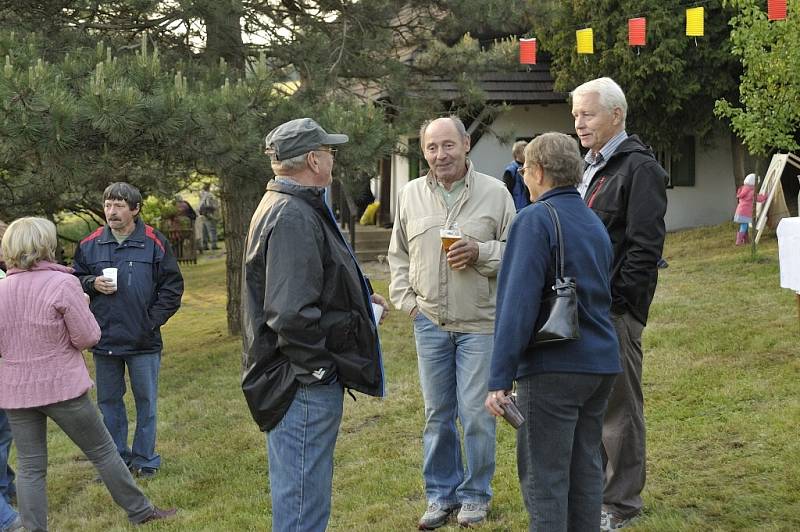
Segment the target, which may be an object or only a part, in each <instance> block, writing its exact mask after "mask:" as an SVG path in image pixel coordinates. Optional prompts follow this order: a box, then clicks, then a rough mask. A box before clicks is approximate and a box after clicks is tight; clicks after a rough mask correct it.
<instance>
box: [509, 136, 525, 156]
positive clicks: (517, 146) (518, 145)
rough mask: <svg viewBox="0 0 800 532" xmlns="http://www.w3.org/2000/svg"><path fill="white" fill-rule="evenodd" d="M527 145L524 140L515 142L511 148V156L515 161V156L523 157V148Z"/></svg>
mask: <svg viewBox="0 0 800 532" xmlns="http://www.w3.org/2000/svg"><path fill="white" fill-rule="evenodd" d="M527 145H528V142H527V141H525V140H518V141H517V142H515V143H514V145H513V146H512V147H511V156H512V157H514V158H515V159H516V158H517V156H522V157H525V146H527Z"/></svg>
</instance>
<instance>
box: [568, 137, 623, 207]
mask: <svg viewBox="0 0 800 532" xmlns="http://www.w3.org/2000/svg"><path fill="white" fill-rule="evenodd" d="M627 138H628V134H627V133H626V132H625V130H624V129H623V130H622V131H620V132H619V133H617V134H616V135H614V136H613V137H611V139H610V140H609V141H608V142H606V143H605V145H604V146H603V147H602V148H600V151H599V152H597V153H594V152H592V150H589V151H588V152H586V156H585V157H584V158H583V160H584V161H586V168H584V170H583V181H581V184H580V185H578V192H580V193H581V197H583V198H585V197H586V191H587V190H588V189H589V183H591V182H592V178H594V176H595V174H597V172H599V171H600V170H602V169H603V167H604V166H605V165H606V163H607V162H608V158H609V157H611V155H613V153H614V152H615V151H617V148H619V145H620V144H622V143H623V142H624V141H625V139H627Z"/></svg>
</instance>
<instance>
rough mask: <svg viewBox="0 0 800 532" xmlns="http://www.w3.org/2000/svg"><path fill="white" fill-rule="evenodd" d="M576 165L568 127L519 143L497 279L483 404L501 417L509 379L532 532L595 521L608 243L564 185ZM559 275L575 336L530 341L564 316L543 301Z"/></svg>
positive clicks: (606, 378) (612, 355) (606, 355)
mask: <svg viewBox="0 0 800 532" xmlns="http://www.w3.org/2000/svg"><path fill="white" fill-rule="evenodd" d="M582 168H583V159H582V158H581V156H580V152H579V151H578V146H577V143H576V142H575V140H574V139H572V138H571V137H569V136H568V135H564V134H562V133H545V134H543V135H540V136H538V137H536V138H535V139H534V140H533V141H531V142H530V143H529V144H528V145H527V147H526V148H525V166H524V167H523V168H522V173H523V177H524V179H525V184H526V185H527V187H528V190H530V193H531V201H534V202H535V203H533V204H532V205H530V206H528V207H526V208H524V209H522V210H521V211H520V212H519V213H518V214H517V217H516V218H515V219H514V222H513V224H512V225H511V229H510V231H509V237H508V242H507V244H506V250H505V253H504V255H503V264H502V267H501V270H500V275H499V278H498V289H497V314H496V317H495V339H494V342H495V343H494V351H493V354H492V363H491V377H490V380H489V393H488V396H487V398H486V408H487V409H488V410H489V412H491V413H492V414H494V415H496V416H500V415H503V412H504V410H503V409H504V405H508V403H509V402H511V401H512V398H511V396H510V394H511V390H512V386H513V383H514V382H515V381H516V389H517V396H518V406H519V410H520V413H521V414H522V416H523V417H524V418H525V421H524V422H523V423H522V425H521V426H520V427H519V429H518V432H517V462H518V473H519V480H520V486H521V489H522V495H523V499H524V501H525V506H526V508H527V510H528V513H529V514H530V530H536V531H537V532H549V531H565V530H574V531H583V530H597V529H598V528H599V523H600V509H601V503H602V493H603V472H602V457H601V455H600V441H601V434H602V425H603V415H604V413H605V410H606V405H607V402H608V395H609V392H610V391H611V386H612V385H613V383H614V378H615V376H616V374H618V373H620V372H621V371H622V367H621V366H620V361H619V345H618V343H617V336H616V333H615V332H614V327H613V325H612V322H611V317H610V310H611V290H610V284H609V274H610V270H611V264H612V254H613V252H612V248H611V241H610V240H609V237H608V234H607V232H606V229H605V227H604V226H603V224H602V222H601V221H600V219H599V218H598V217H597V216H596V215H595V214H594V213H593V212H592V211H591V210H590V209H589V208H588V207H587V206H586V205H585V203H584V201H583V199H582V198H581V196H580V194H579V193H578V191H577V190H576V188H575V186H576V185H577V184H578V183H579V182H580V180H581V175H582ZM559 243H560V245H561V249H563V251H561V250H560V248H559ZM561 270H563V271H561ZM564 280H566V281H568V283H566V284H567V285H568V286H570V287H571V290H570V293H571V295H572V296H573V299H572V300H571V301H569V303H570V305H571V307H570V308H571V311H572V313H573V317H572V321H573V324H574V321H575V320H574V317H575V316H577V329H578V331H577V334H575V333H574V332H573V334H567V335H562V336H561V337H558V335H556V336H553V335H552V334H551V335H550V336H549V337H542V338H539V337H538V336H537V331H542V330H543V329H544V327H541V326H540V325H541V324H542V323H543V322H544V321H546V320H545V319H544V318H546V317H549V318H551V320H556V321H558V320H563V319H564V316H561V315H559V314H558V313H559V312H560V311H561V310H562V309H561V308H560V307H559V309H557V308H556V306H555V305H551V304H549V303H548V304H543V303H546V302H548V301H551V300H552V296H553V292H554V291H553V287H554V286H556V287H560V286H561V285H562V284H564V283H562V281H564ZM573 280H574V282H573ZM575 287H576V289H575ZM545 314H546V315H547V316H545ZM567 328H568V329H569V327H567ZM565 338H567V339H565ZM545 340H548V341H545Z"/></svg>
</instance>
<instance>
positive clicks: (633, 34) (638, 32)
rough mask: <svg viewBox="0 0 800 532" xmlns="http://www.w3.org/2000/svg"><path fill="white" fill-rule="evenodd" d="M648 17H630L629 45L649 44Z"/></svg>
mask: <svg viewBox="0 0 800 532" xmlns="http://www.w3.org/2000/svg"><path fill="white" fill-rule="evenodd" d="M646 35H647V19H645V18H644V17H640V18H631V19H628V45H629V46H644V45H645V44H647V37H646Z"/></svg>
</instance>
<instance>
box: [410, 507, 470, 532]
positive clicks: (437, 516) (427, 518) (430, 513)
mask: <svg viewBox="0 0 800 532" xmlns="http://www.w3.org/2000/svg"><path fill="white" fill-rule="evenodd" d="M459 506H460V505H459V504H454V505H452V506H446V505H444V504H441V503H439V502H432V503H429V504H428V509H427V510H425V513H424V514H422V517H421V518H420V520H419V525H418V528H419V529H420V530H433V529H434V528H439V527H440V526H443V525H444V524H445V523H447V520H448V519H449V518H450V514H452V513H453V512H455V511H456V510H458V508H459Z"/></svg>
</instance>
